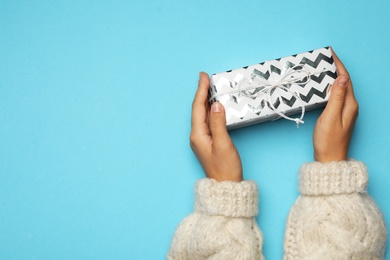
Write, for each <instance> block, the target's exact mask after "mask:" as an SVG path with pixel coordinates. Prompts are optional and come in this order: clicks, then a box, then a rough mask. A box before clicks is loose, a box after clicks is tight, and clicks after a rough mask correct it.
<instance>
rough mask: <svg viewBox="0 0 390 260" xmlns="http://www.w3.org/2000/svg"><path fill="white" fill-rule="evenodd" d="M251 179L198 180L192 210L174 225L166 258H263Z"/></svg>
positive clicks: (254, 186)
mask: <svg viewBox="0 0 390 260" xmlns="http://www.w3.org/2000/svg"><path fill="white" fill-rule="evenodd" d="M257 212H258V191H257V186H256V184H255V183H254V182H250V181H243V182H229V181H224V182H217V181H215V180H213V179H202V180H200V181H198V182H197V184H196V186H195V212H194V213H193V214H191V215H190V216H188V217H187V218H185V219H184V220H183V221H182V223H180V225H179V227H178V228H177V230H176V232H175V235H174V238H173V241H172V244H171V248H170V250H169V253H168V256H167V258H168V259H248V260H249V259H251V260H252V259H263V255H262V252H261V246H262V235H261V232H260V229H259V228H258V226H257V224H256V221H255V219H254V217H255V216H256V215H257Z"/></svg>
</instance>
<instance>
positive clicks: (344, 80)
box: [338, 76, 348, 87]
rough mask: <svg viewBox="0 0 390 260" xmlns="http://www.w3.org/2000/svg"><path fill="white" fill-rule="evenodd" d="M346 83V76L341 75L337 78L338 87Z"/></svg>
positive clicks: (344, 85)
mask: <svg viewBox="0 0 390 260" xmlns="http://www.w3.org/2000/svg"><path fill="white" fill-rule="evenodd" d="M347 83H348V77H347V76H341V77H340V78H339V84H338V85H339V86H340V87H346V86H347Z"/></svg>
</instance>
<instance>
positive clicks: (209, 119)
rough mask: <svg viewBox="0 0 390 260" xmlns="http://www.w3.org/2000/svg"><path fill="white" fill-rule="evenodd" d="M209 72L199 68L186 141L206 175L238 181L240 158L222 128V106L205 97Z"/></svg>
mask: <svg viewBox="0 0 390 260" xmlns="http://www.w3.org/2000/svg"><path fill="white" fill-rule="evenodd" d="M209 85H210V79H209V76H208V75H207V74H206V73H204V72H201V73H200V74H199V85H198V90H197V92H196V95H195V98H194V102H193V103H192V129H191V135H190V145H191V148H192V150H193V151H194V153H195V155H196V157H197V158H198V160H199V162H200V164H201V165H202V167H203V170H204V171H205V173H206V176H207V177H208V178H213V179H215V180H217V181H237V182H239V181H242V166H241V159H240V156H239V154H238V152H237V150H236V147H235V146H234V144H233V142H232V140H231V139H230V137H229V134H228V132H227V130H226V118H225V110H224V107H223V106H222V105H221V104H220V103H218V102H215V103H214V104H213V105H212V106H211V107H210V105H209V102H208V100H207V96H208V90H209Z"/></svg>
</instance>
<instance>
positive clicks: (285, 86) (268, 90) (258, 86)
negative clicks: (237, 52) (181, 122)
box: [209, 64, 325, 127]
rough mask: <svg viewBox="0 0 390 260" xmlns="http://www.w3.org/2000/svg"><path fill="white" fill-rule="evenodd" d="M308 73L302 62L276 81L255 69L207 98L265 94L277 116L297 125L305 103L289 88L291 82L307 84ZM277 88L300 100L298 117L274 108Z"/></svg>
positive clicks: (300, 122) (250, 96)
mask: <svg viewBox="0 0 390 260" xmlns="http://www.w3.org/2000/svg"><path fill="white" fill-rule="evenodd" d="M324 70H325V69H324ZM324 70H321V71H316V72H315V73H313V74H317V73H321V72H323V71H324ZM269 75H270V78H271V79H272V73H270V74H269ZM310 75H311V73H310V71H309V70H308V69H307V68H306V66H305V65H304V64H298V65H295V66H293V67H290V68H289V69H288V70H286V72H285V73H284V74H283V75H281V77H280V79H279V80H277V81H275V80H269V79H266V78H264V76H263V75H261V74H260V73H256V70H255V71H254V72H253V73H252V75H251V77H250V78H249V79H248V78H243V79H242V80H240V81H239V82H238V83H237V85H236V87H235V89H232V90H230V91H226V92H221V93H215V94H214V95H212V96H211V97H210V98H209V101H211V100H213V99H214V98H216V97H218V96H222V95H228V94H235V93H238V94H239V96H245V97H249V98H256V97H258V96H260V95H263V94H266V97H267V101H268V103H269V105H270V108H271V109H272V110H273V111H274V112H275V113H276V114H278V115H279V116H281V117H283V118H285V119H287V120H290V121H294V122H295V123H296V124H297V127H299V124H303V123H304V121H303V117H304V115H305V105H304V103H303V100H302V99H301V97H300V96H299V94H298V93H297V92H293V91H292V90H291V89H290V87H291V85H293V84H307V83H308V82H309V81H310ZM278 89H281V90H284V91H286V92H289V93H291V94H292V95H293V96H295V97H296V99H297V100H298V101H299V102H300V107H301V116H300V117H299V118H298V117H297V118H292V117H289V116H286V115H285V114H284V113H283V112H281V111H279V110H278V109H277V108H275V106H274V104H273V102H272V93H273V92H274V91H276V90H278ZM251 90H252V92H251ZM278 99H279V102H280V104H282V103H283V101H282V97H281V96H280V95H279V96H278Z"/></svg>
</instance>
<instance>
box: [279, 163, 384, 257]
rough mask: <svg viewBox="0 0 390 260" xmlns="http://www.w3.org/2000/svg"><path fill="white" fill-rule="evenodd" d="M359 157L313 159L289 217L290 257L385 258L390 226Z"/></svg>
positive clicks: (303, 174) (287, 243)
mask: <svg viewBox="0 0 390 260" xmlns="http://www.w3.org/2000/svg"><path fill="white" fill-rule="evenodd" d="M367 180H368V177H367V169H366V167H365V165H364V164H363V163H361V162H358V161H342V162H331V163H318V162H315V163H309V164H306V165H303V166H302V168H301V170H300V174H299V182H300V184H299V190H300V192H301V194H302V195H301V196H299V197H298V199H297V201H296V202H295V204H294V206H293V207H292V209H291V211H290V214H289V216H288V219H287V225H286V233H285V244H284V250H285V256H284V259H286V260H291V259H294V260H295V259H299V260H306V259H307V260H308V259H353V260H358V259H361V260H367V259H370V260H372V259H383V258H384V250H385V243H386V227H385V224H384V221H383V216H382V214H381V212H380V211H379V209H378V208H377V206H376V205H375V203H374V201H373V200H372V199H371V198H370V196H369V195H368V194H367V193H366V186H367Z"/></svg>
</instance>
